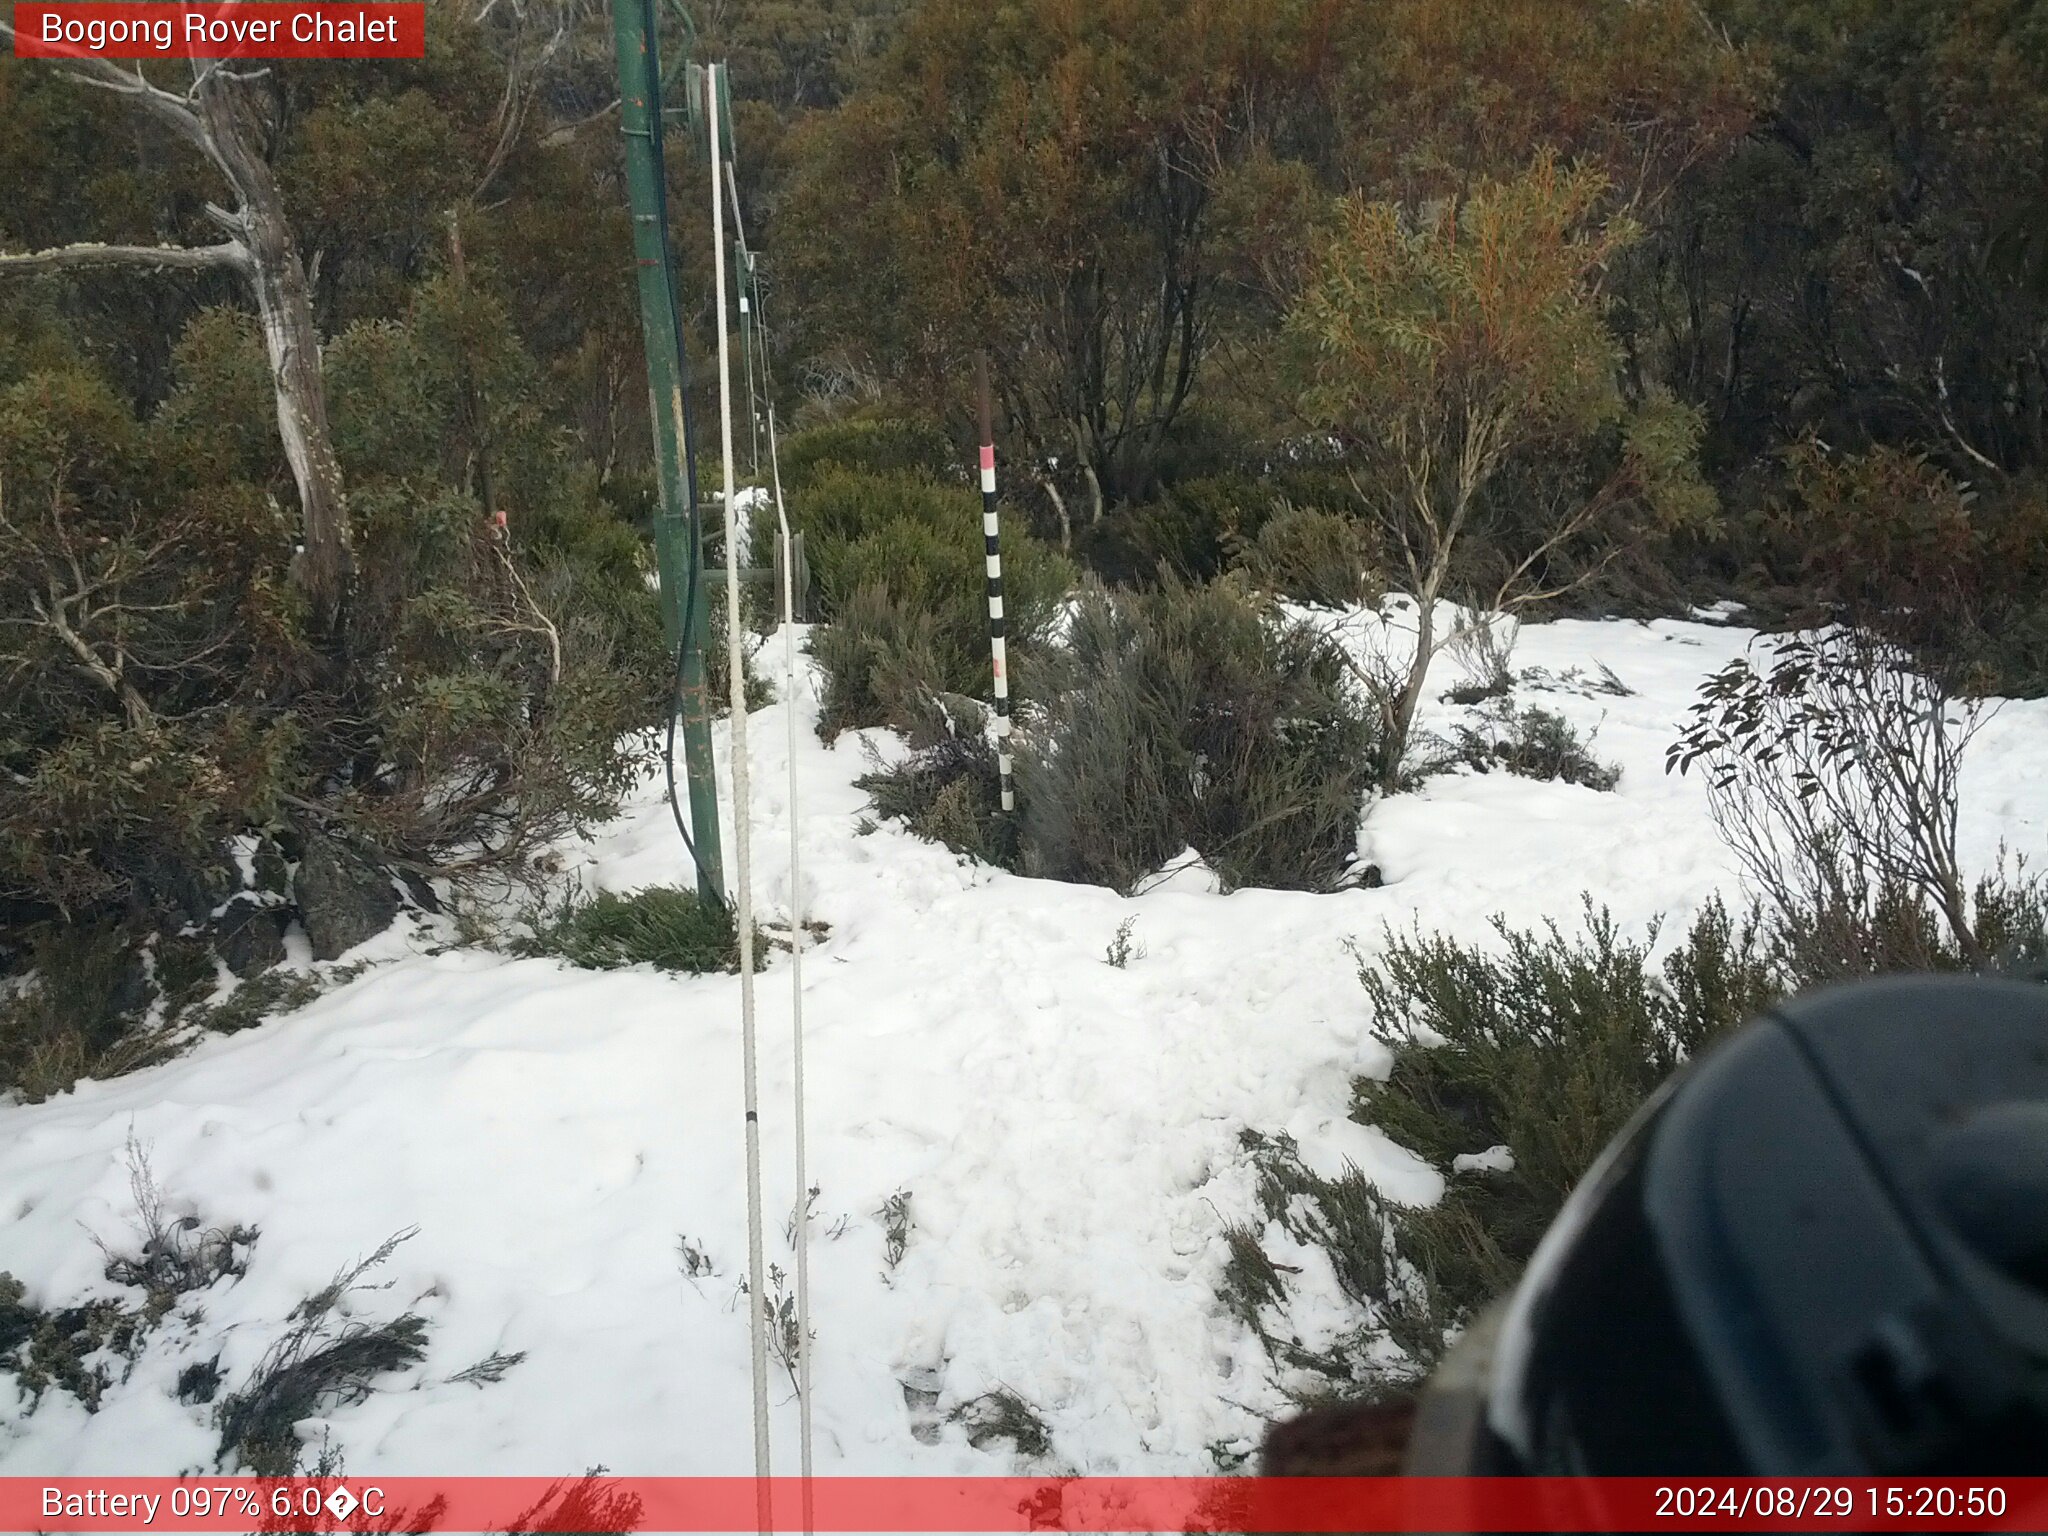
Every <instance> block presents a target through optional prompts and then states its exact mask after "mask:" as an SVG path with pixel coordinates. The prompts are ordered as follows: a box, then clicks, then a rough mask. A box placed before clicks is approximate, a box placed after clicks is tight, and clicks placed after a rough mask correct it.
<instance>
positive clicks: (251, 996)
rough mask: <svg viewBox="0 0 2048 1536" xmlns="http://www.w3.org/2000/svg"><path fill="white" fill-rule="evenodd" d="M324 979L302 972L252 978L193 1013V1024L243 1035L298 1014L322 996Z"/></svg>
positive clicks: (269, 972)
mask: <svg viewBox="0 0 2048 1536" xmlns="http://www.w3.org/2000/svg"><path fill="white" fill-rule="evenodd" d="M321 990H322V986H321V979H320V978H319V977H318V976H309V975H307V974H305V973H304V972H302V971H286V970H272V971H264V972H262V973H261V974H260V975H256V976H252V977H250V978H249V979H248V980H247V981H245V982H243V983H242V984H241V985H240V986H238V987H236V988H235V990H234V991H232V992H230V993H229V994H228V995H227V997H226V999H225V1000H223V1001H221V1002H218V1003H215V1004H213V1005H212V1006H210V1007H205V1008H199V1009H196V1010H194V1011H193V1012H192V1013H191V1015H190V1016H189V1018H190V1021H191V1022H192V1023H195V1024H197V1025H198V1026H199V1027H200V1028H201V1029H205V1030H208V1031H210V1032H212V1033H214V1034H217V1035H234V1034H240V1033H241V1032H242V1031H243V1030H245V1029H253V1028H255V1027H256V1026H257V1025H258V1024H261V1023H262V1022H263V1021H264V1020H265V1019H274V1018H276V1017H278V1016H279V1015H281V1014H287V1013H295V1012H297V1011H298V1010H299V1009H301V1008H303V1007H305V1006H306V1004H308V1003H310V1002H312V1001H313V999H314V998H316V997H318V996H319V995H320V993H321Z"/></svg>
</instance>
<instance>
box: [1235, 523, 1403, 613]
mask: <svg viewBox="0 0 2048 1536" xmlns="http://www.w3.org/2000/svg"><path fill="white" fill-rule="evenodd" d="M1375 564H1376V559H1375V554H1374V551H1373V548H1372V540H1371V538H1370V536H1369V535H1368V534H1367V533H1366V531H1365V529H1364V528H1363V527H1362V526H1361V525H1360V524H1359V523H1358V522H1357V521H1356V520H1355V519H1353V518H1349V517H1344V516H1341V515H1340V514H1338V513H1335V512H1319V511H1317V510H1315V509H1314V508H1311V507H1288V506H1283V507H1282V508H1281V510H1280V511H1279V512H1278V513H1276V514H1275V515H1274V516H1273V518H1272V519H1271V521H1269V522H1267V523H1266V524H1265V525H1264V526H1263V527H1261V528H1260V529H1259V531H1258V533H1257V534H1256V535H1255V536H1254V537H1253V538H1252V539H1251V540H1250V541H1249V542H1248V543H1246V544H1245V545H1244V546H1243V548H1242V549H1241V551H1240V552H1239V554H1238V557H1237V565H1238V568H1239V569H1240V570H1242V571H1243V572H1244V573H1245V574H1246V575H1247V576H1248V577H1250V578H1251V580H1252V582H1253V583H1254V584H1255V585H1257V586H1259V587H1262V588H1264V589H1266V590H1267V591H1270V592H1277V593H1279V594H1280V595H1281V596H1282V597H1289V598H1292V599H1294V600H1295V601H1296V602H1301V603H1312V604H1315V605H1317V606H1319V607H1324V608H1349V607H1353V606H1356V605H1357V604H1360V603H1365V602H1369V601H1371V600H1372V599H1373V598H1375V597H1377V596H1378V595H1379V594H1378V587H1379V583H1378V582H1377V581H1376V580H1375V579H1374V578H1373V575H1372V572H1373V569H1374V566H1375Z"/></svg>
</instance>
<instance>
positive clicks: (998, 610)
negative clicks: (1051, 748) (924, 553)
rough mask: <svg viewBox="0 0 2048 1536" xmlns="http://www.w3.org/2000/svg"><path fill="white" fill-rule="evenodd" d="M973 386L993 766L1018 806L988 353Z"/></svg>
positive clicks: (1006, 801) (1008, 805)
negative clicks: (992, 681)
mask: <svg viewBox="0 0 2048 1536" xmlns="http://www.w3.org/2000/svg"><path fill="white" fill-rule="evenodd" d="M974 387H975V394H976V396H977V399H978V404H979V405H980V408H981V536H982V539H983V541H984V542H985V544H986V546H987V549H988V646H989V653H990V655H991V656H992V657H993V658H994V660H995V670H996V770H997V772H998V773H999V774H1000V775H1001V777H1002V785H1003V809H1004V810H1006V811H1014V810H1015V809H1016V808H1017V791H1016V789H1015V788H1014V787H1013V786H1012V784H1011V782H1010V664H1009V656H1008V650H1007V647H1006V646H1005V645H1004V643H1003V547H1002V544H1001V542H1000V540H999V539H998V538H997V536H996V533H997V529H996V428H995V413H994V411H993V410H992V409H991V407H990V405H989V397H988V354H987V353H986V352H984V353H982V354H981V355H980V356H979V357H977V358H976V359H975V361H974Z"/></svg>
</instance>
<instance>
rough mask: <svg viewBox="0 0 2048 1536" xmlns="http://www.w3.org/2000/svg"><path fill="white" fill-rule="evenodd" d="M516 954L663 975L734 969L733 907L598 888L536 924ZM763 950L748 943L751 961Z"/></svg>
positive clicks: (660, 890) (662, 889)
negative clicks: (649, 969) (656, 971)
mask: <svg viewBox="0 0 2048 1536" xmlns="http://www.w3.org/2000/svg"><path fill="white" fill-rule="evenodd" d="M519 949H520V952H521V953H522V954H528V955H551V956H553V957H554V958H556V959H558V960H566V961H568V962H569V963H570V964H571V965H578V966H582V967H583V968H584V969H586V970H596V971H609V970H617V969H619V968H620V967H622V966H628V965H653V966H656V967H658V968H659V969H661V970H664V971H691V972H696V973H700V974H701V973H702V972H705V971H737V970H738V969H739V966H740V954H739V927H738V924H737V923H735V922H734V920H733V914H732V909H731V908H729V907H727V906H725V905H723V904H722V903H719V902H715V901H711V902H708V901H705V900H704V899H703V898H702V897H701V896H699V895H698V894H697V892H695V891H685V890H679V889H677V888H675V887H673V886H661V885H657V886H649V887H648V888H647V889H645V890H641V891H635V892H634V893H633V894H632V895H630V896H621V895H618V894H616V893H614V892H611V891H600V892H599V893H598V894H597V895H596V896H594V897H591V898H590V899H589V900H587V901H581V900H577V899H575V898H573V897H572V898H570V899H569V900H567V901H565V902H564V903H563V904H562V906H561V907H560V908H559V909H558V910H557V911H555V912H554V913H553V914H552V915H549V916H547V917H544V918H543V920H542V921H541V922H539V923H537V924H536V925H535V931H534V934H533V937H532V938H530V939H528V940H526V941H525V942H524V943H523V944H521V945H520V946H519ZM766 953H767V945H766V944H765V942H763V941H762V939H761V938H760V937H759V935H756V937H755V941H754V964H755V968H756V969H758V968H759V967H760V966H761V965H762V964H763V963H764V961H765V958H766Z"/></svg>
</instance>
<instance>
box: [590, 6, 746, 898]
mask: <svg viewBox="0 0 2048 1536" xmlns="http://www.w3.org/2000/svg"><path fill="white" fill-rule="evenodd" d="M612 32H613V37H614V40H615V42H616V44H617V47H618V60H619V121H620V128H621V130H622V132H623V133H624V136H625V141H626V190H627V195H628V197H629V198H630V200H631V204H632V210H633V257H634V264H635V267H636V269H637V272H638V275H639V281H640V329H641V333H642V335H643V337H644V338H645V341H646V347H647V393H648V407H649V414H650V416H651V418H652V420H653V424H654V469H655V478H656V480H657V482H658V483H659V485H660V489H661V505H660V508H659V510H658V511H657V512H656V514H655V519H654V549H655V559H656V563H657V565H658V566H659V568H660V571H661V620H662V633H663V635H664V636H665V637H666V639H667V641H668V654H669V656H670V657H671V659H673V658H674V657H675V656H676V654H677V653H678V651H680V652H681V653H682V667H681V674H682V682H681V693H682V726H683V731H682V735H683V771H684V774H685V776H686V778H687V779H688V782H689V793H690V834H691V841H692V842H693V843H694V844H695V846H696V853H697V889H698V891H699V892H700V893H701V894H702V895H703V896H704V897H705V898H707V899H712V900H717V901H720V902H723V901H724V900H725V861H724V858H723V856H722V853H721V850H720V845H719V837H718V785H717V780H716V779H715V778H714V777H713V770H712V760H711V689H710V685H709V682H708V680H707V679H706V677H705V675H704V646H705V639H706V636H707V634H708V633H709V629H710V624H709V620H710V613H709V608H710V605H709V604H708V603H707V602H706V601H705V599H704V592H703V570H704V548H703V538H702V533H701V529H700V524H699V517H698V502H697V453H696V440H695V436H696V435H695V432H694V430H693V428H692V423H691V420H690V372H689V369H690V364H689V356H688V354H687V352H686V351H685V350H684V347H683V327H682V316H681V310H680V308H679V307H678V305H677V303H676V279H675V267H674V265H673V263H672V261H671V259H670V256H669V248H668V193H667V179H666V175H665V172H664V168H663V165H662V107H661V50H660V33H659V31H658V29H657V25H656V21H655V11H654V3H653V0H614V3H613V5H612ZM693 588H694V589H695V590H694V591H693V590H692V589H693ZM686 613H687V614H688V615H689V633H688V634H687V635H685V634H684V633H683V620H684V616H685V614H686Z"/></svg>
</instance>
